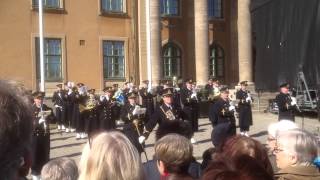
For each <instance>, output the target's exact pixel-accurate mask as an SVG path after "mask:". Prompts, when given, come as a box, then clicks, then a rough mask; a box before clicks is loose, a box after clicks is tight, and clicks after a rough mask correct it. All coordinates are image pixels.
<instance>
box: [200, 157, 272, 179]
mask: <svg viewBox="0 0 320 180" xmlns="http://www.w3.org/2000/svg"><path fill="white" fill-rule="evenodd" d="M202 179H203V180H213V179H214V180H234V179H237V180H257V179H259V180H272V179H273V178H272V176H271V175H270V174H268V172H267V171H266V170H265V169H264V168H263V167H262V166H261V164H260V163H259V162H258V161H257V160H256V159H254V158H252V157H251V156H248V155H241V156H239V157H237V158H235V159H231V158H229V157H225V156H223V155H222V156H217V157H216V159H215V160H213V161H211V162H210V164H209V165H208V168H207V169H206V170H205V171H204V173H203V177H202Z"/></svg>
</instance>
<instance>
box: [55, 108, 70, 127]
mask: <svg viewBox="0 0 320 180" xmlns="http://www.w3.org/2000/svg"><path fill="white" fill-rule="evenodd" d="M56 118H57V123H58V125H64V126H66V125H67V124H66V111H65V110H64V109H61V108H56Z"/></svg>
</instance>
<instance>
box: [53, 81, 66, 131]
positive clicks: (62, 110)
mask: <svg viewBox="0 0 320 180" xmlns="http://www.w3.org/2000/svg"><path fill="white" fill-rule="evenodd" d="M66 101H67V100H66V92H65V91H64V90H63V89H62V84H57V91H55V92H54V93H53V96H52V102H53V105H54V107H55V108H56V118H57V123H58V130H65V127H66V116H67V114H66Z"/></svg>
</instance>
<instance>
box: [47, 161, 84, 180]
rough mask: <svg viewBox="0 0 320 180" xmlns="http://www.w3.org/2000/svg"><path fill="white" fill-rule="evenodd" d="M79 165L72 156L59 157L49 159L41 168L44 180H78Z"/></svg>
mask: <svg viewBox="0 0 320 180" xmlns="http://www.w3.org/2000/svg"><path fill="white" fill-rule="evenodd" d="M78 175H79V174H78V167H77V165H76V163H75V162H74V160H73V159H71V158H66V157H63V158H58V159H54V160H51V161H49V162H48V163H47V164H46V165H44V166H43V168H42V170H41V179H42V180H77V179H78Z"/></svg>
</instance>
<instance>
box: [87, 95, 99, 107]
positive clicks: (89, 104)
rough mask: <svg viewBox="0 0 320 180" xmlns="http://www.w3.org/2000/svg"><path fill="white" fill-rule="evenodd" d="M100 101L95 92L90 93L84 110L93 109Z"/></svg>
mask: <svg viewBox="0 0 320 180" xmlns="http://www.w3.org/2000/svg"><path fill="white" fill-rule="evenodd" d="M97 104H98V102H97V100H96V98H95V96H94V95H93V94H89V99H88V100H87V102H86V106H85V108H84V110H92V109H93V108H95V107H96V106H97Z"/></svg>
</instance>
